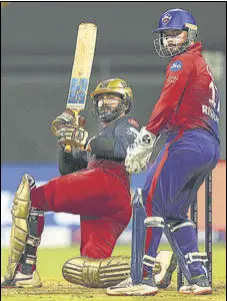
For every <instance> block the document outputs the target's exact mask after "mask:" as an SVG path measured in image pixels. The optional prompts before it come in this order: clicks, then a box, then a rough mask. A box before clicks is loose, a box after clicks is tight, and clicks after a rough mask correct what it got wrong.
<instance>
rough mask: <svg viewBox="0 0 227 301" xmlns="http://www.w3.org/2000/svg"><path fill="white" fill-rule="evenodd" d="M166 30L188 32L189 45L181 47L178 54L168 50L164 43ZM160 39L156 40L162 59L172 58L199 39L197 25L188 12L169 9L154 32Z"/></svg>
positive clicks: (157, 49) (155, 43)
mask: <svg viewBox="0 0 227 301" xmlns="http://www.w3.org/2000/svg"><path fill="white" fill-rule="evenodd" d="M164 30H165V31H166V30H186V31H187V32H188V39H187V43H186V44H185V45H184V47H181V49H180V50H179V52H178V53H172V52H171V50H170V49H166V47H164V43H163V35H162V32H163V31H164ZM153 32H154V33H158V34H159V37H158V38H156V39H155V40H154V45H155V49H156V51H157V53H158V55H159V56H161V57H172V56H174V55H176V54H179V53H181V52H183V51H185V50H186V49H187V48H188V47H189V46H190V45H191V43H192V41H195V40H196V38H197V24H196V21H195V19H194V17H193V16H192V15H191V14H190V13H189V12H188V11H186V10H184V9H180V8H174V9H169V10H167V11H166V12H164V13H163V14H162V15H161V17H160V20H159V26H158V28H156V29H154V30H153Z"/></svg>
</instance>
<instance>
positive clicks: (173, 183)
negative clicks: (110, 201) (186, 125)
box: [143, 129, 220, 220]
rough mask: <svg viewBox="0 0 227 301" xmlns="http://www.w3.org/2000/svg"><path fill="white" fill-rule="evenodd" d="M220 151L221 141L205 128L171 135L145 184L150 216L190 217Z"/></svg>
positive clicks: (144, 188) (147, 207) (147, 209)
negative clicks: (191, 206) (189, 212)
mask: <svg viewBox="0 0 227 301" xmlns="http://www.w3.org/2000/svg"><path fill="white" fill-rule="evenodd" d="M219 154H220V146H219V143H218V141H217V140H216V139H215V138H214V137H213V136H212V135H211V134H210V133H208V132H207V131H206V130H203V129H196V130H190V131H186V132H184V133H182V134H179V133H173V134H170V135H169V136H168V138H167V141H166V143H165V145H164V147H163V148H162V149H161V151H160V152H159V154H158V156H157V158H156V160H155V162H154V163H153V164H152V165H151V167H150V168H149V170H148V176H147V180H146V182H145V185H144V187H143V198H144V200H145V202H146V211H147V216H159V217H163V218H164V219H169V218H170V219H173V220H174V219H177V220H179V219H185V218H187V212H188V210H189V207H190V204H191V202H192V201H193V200H194V198H195V196H196V194H197V191H198V189H199V187H200V186H201V184H202V183H203V181H204V179H205V178H206V176H207V175H208V174H209V172H210V171H211V170H212V169H213V168H214V167H215V166H216V164H217V162H218V159H219Z"/></svg>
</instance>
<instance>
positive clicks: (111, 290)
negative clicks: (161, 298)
mask: <svg viewBox="0 0 227 301" xmlns="http://www.w3.org/2000/svg"><path fill="white" fill-rule="evenodd" d="M106 293H107V295H110V296H148V295H155V294H157V293H158V288H157V287H156V286H155V285H154V283H153V282H148V281H147V280H143V283H140V284H136V285H133V284H132V278H131V277H129V278H127V279H125V280H124V281H122V282H120V283H118V284H117V285H115V286H112V287H108V288H107V289H106Z"/></svg>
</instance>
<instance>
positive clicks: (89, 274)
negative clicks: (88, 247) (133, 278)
mask: <svg viewBox="0 0 227 301" xmlns="http://www.w3.org/2000/svg"><path fill="white" fill-rule="evenodd" d="M130 267H131V258H130V257H127V256H116V257H110V258H105V259H96V258H87V257H76V258H72V259H70V260H68V261H66V263H65V264H64V265H63V268H62V275H63V277H64V278H65V280H67V281H69V282H71V283H74V284H79V285H82V286H86V287H91V288H106V287H109V286H113V285H116V284H118V283H119V282H121V281H123V280H125V279H126V278H128V277H129V276H130Z"/></svg>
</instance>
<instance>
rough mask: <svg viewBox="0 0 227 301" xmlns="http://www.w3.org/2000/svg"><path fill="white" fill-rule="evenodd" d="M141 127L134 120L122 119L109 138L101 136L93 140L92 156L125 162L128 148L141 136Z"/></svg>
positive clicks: (91, 142)
mask: <svg viewBox="0 0 227 301" xmlns="http://www.w3.org/2000/svg"><path fill="white" fill-rule="evenodd" d="M139 130H140V125H139V124H138V123H137V122H136V121H135V120H134V119H132V118H129V119H127V118H122V119H121V121H120V122H119V123H118V124H117V125H116V127H115V128H114V131H113V133H112V132H111V135H109V136H102V135H99V136H97V137H95V138H94V139H91V141H90V146H91V152H92V154H95V155H96V157H97V158H102V159H107V160H113V161H118V162H119V161H120V162H121V161H124V160H125V157H126V153H127V148H128V146H129V145H130V144H132V143H133V142H134V140H135V138H136V137H137V135H138V134H139Z"/></svg>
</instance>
